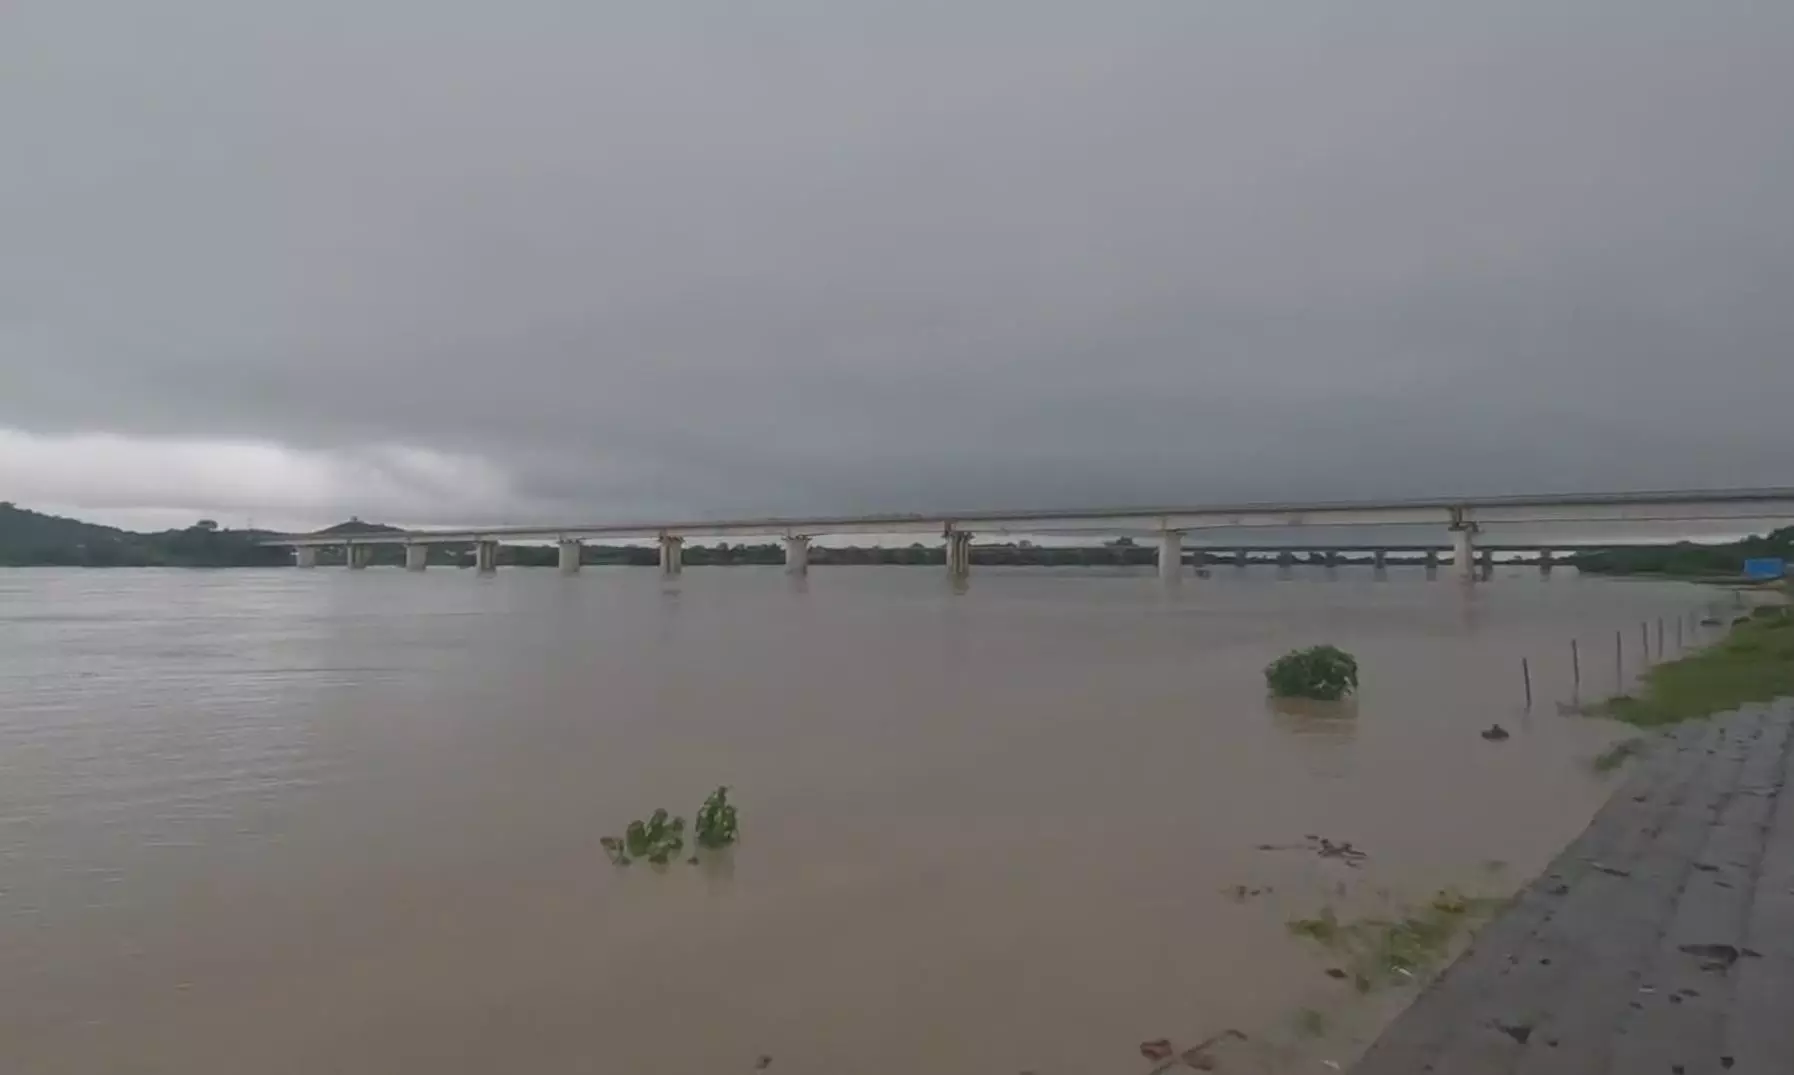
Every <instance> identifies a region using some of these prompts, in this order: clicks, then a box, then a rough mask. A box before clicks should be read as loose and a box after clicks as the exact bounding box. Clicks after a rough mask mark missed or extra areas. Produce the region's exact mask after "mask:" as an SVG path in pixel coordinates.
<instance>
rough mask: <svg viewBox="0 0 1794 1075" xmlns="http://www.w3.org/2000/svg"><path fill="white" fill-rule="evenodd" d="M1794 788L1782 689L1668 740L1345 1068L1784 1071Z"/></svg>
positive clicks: (1673, 1074)
mask: <svg viewBox="0 0 1794 1075" xmlns="http://www.w3.org/2000/svg"><path fill="white" fill-rule="evenodd" d="M1791 783H1794V699H1784V700H1781V701H1778V702H1775V703H1772V704H1770V705H1766V706H1752V707H1747V708H1745V709H1742V710H1739V711H1737V712H1735V713H1730V714H1726V715H1724V716H1720V717H1715V718H1713V719H1711V720H1707V721H1701V722H1697V723H1692V724H1688V725H1684V726H1682V727H1679V728H1677V729H1675V730H1674V731H1673V732H1671V733H1669V734H1667V735H1666V736H1664V737H1663V739H1662V740H1661V741H1660V742H1659V743H1658V744H1657V746H1656V748H1655V749H1653V750H1652V751H1651V752H1650V753H1649V754H1648V755H1647V756H1646V757H1645V758H1644V759H1643V761H1642V762H1641V763H1640V764H1639V765H1637V766H1636V767H1635V768H1634V770H1633V772H1632V773H1631V775H1630V776H1629V777H1628V779H1627V780H1626V781H1625V783H1624V784H1623V785H1622V786H1621V787H1620V788H1619V790H1618V791H1616V792H1615V793H1614V796H1613V798H1612V799H1611V800H1609V801H1608V803H1607V805H1606V806H1604V807H1603V808H1602V809H1601V811H1600V813H1598V814H1596V816H1595V819H1594V820H1593V822H1591V823H1590V825H1589V827H1588V829H1587V830H1586V831H1585V832H1584V833H1583V834H1582V835H1581V836H1580V837H1578V838H1577V839H1576V840H1575V841H1574V842H1573V843H1571V844H1570V846H1569V847H1567V848H1566V849H1565V850H1564V851H1563V853H1562V854H1560V855H1559V856H1558V857H1557V858H1556V859H1555V860H1554V861H1553V862H1552V864H1551V866H1550V867H1549V868H1548V869H1547V870H1546V871H1545V873H1544V875H1543V876H1541V877H1540V878H1539V879H1538V880H1537V881H1535V882H1533V884H1532V885H1530V886H1528V887H1527V888H1526V889H1525V890H1524V891H1523V892H1522V893H1521V894H1520V895H1519V896H1518V897H1517V898H1516V901H1515V903H1514V906H1513V907H1512V908H1510V909H1509V910H1508V911H1507V913H1505V914H1504V915H1502V916H1501V917H1500V918H1499V919H1497V920H1496V921H1495V922H1493V923H1491V924H1490V925H1489V926H1488V927H1487V928H1485V929H1484V930H1482V931H1481V932H1480V933H1479V934H1478V935H1477V937H1476V939H1475V941H1474V942H1473V943H1472V946H1471V948H1470V949H1469V950H1468V951H1466V952H1465V953H1464V955H1463V956H1462V957H1460V958H1459V959H1458V961H1457V962H1456V963H1454V964H1453V965H1452V967H1451V968H1450V969H1449V970H1448V971H1446V972H1445V974H1443V975H1441V976H1440V977H1439V979H1438V980H1437V981H1435V982H1434V983H1433V984H1432V985H1431V986H1430V987H1428V989H1427V990H1426V991H1425V992H1424V993H1422V994H1421V996H1420V997H1419V999H1417V1000H1416V1001H1415V1002H1414V1004H1413V1006H1412V1007H1410V1008H1409V1009H1408V1010H1407V1011H1406V1012H1405V1013H1403V1014H1402V1015H1401V1017H1399V1018H1398V1019H1397V1020H1396V1021H1395V1023H1394V1024H1393V1025H1391V1026H1390V1027H1389V1029H1388V1030H1387V1031H1385V1032H1384V1034H1383V1035H1382V1036H1381V1037H1380V1038H1378V1040H1377V1042H1376V1043H1375V1044H1374V1045H1372V1046H1371V1048H1370V1050H1369V1051H1368V1052H1366V1053H1365V1055H1364V1057H1363V1059H1361V1060H1360V1061H1359V1062H1358V1064H1357V1065H1356V1066H1355V1067H1354V1068H1353V1069H1352V1070H1353V1072H1354V1073H1355V1075H1417V1073H1421V1072H1439V1073H1441V1075H1496V1073H1500V1075H1558V1073H1563V1075H1570V1073H1575V1075H1598V1073H1603V1072H1608V1073H1614V1075H1639V1073H1651V1072H1661V1073H1663V1075H1705V1073H1708V1072H1715V1073H1717V1072H1731V1073H1734V1075H1758V1073H1769V1072H1773V1073H1776V1075H1790V1073H1794V788H1791V787H1790V784H1791ZM1784 792H1786V793H1785V794H1784Z"/></svg>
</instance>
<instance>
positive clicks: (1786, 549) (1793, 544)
mask: <svg viewBox="0 0 1794 1075" xmlns="http://www.w3.org/2000/svg"><path fill="white" fill-rule="evenodd" d="M1775 557H1779V558H1781V559H1783V560H1794V526H1784V527H1782V528H1781V529H1779V530H1772V531H1770V532H1769V533H1768V534H1765V535H1752V536H1751V537H1747V538H1744V539H1743V540H1741V541H1731V542H1726V543H1724V544H1719V545H1696V544H1695V543H1694V542H1692V541H1678V542H1676V543H1675V544H1673V545H1616V546H1614V547H1613V548H1610V549H1601V550H1598V551H1595V552H1579V553H1577V554H1575V555H1574V556H1571V557H1570V558H1569V561H1568V562H1569V563H1570V565H1571V566H1573V567H1575V568H1576V569H1577V570H1578V571H1587V572H1590V573H1592V574H1597V575H1669V576H1677V577H1704V576H1712V577H1722V576H1732V575H1738V574H1740V573H1741V572H1742V571H1743V570H1744V561H1746V560H1757V559H1768V558H1775Z"/></svg>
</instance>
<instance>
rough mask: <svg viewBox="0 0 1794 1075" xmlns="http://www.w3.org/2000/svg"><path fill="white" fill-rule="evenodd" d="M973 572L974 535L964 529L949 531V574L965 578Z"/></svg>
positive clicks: (957, 577)
mask: <svg viewBox="0 0 1794 1075" xmlns="http://www.w3.org/2000/svg"><path fill="white" fill-rule="evenodd" d="M971 573H972V535H971V534H970V533H968V532H967V531H964V530H949V531H948V532H947V574H948V575H950V576H952V577H953V578H956V579H963V578H965V577H966V576H967V575H970V574H971Z"/></svg>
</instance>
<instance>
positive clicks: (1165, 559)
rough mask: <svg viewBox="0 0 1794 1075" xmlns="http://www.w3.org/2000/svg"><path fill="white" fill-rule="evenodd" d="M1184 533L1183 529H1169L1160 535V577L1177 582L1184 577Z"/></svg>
mask: <svg viewBox="0 0 1794 1075" xmlns="http://www.w3.org/2000/svg"><path fill="white" fill-rule="evenodd" d="M1183 570H1184V535H1183V531H1181V530H1167V531H1165V532H1164V533H1162V534H1160V535H1159V578H1161V579H1163V580H1165V581H1166V582H1176V581H1177V580H1179V579H1180V578H1182V577H1183Z"/></svg>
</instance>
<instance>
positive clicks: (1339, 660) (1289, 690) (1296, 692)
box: [1265, 646, 1358, 702]
mask: <svg viewBox="0 0 1794 1075" xmlns="http://www.w3.org/2000/svg"><path fill="white" fill-rule="evenodd" d="M1265 685H1266V686H1267V687H1269V688H1270V691H1271V693H1272V694H1274V695H1276V696H1277V697H1279V698H1315V699H1319V700H1320V701H1323V702H1331V701H1337V700H1338V699H1340V698H1343V697H1345V696H1346V695H1348V694H1350V693H1352V692H1353V691H1355V690H1357V689H1358V662H1357V660H1356V659H1355V658H1353V657H1352V655H1351V654H1349V653H1347V652H1346V651H1344V650H1342V649H1340V648H1339V647H1337V646H1310V647H1308V648H1307V649H1300V650H1292V651H1291V652H1289V653H1286V654H1284V655H1283V656H1281V657H1279V658H1277V659H1276V660H1274V661H1272V662H1271V663H1270V664H1269V665H1268V666H1266V668H1265Z"/></svg>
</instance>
